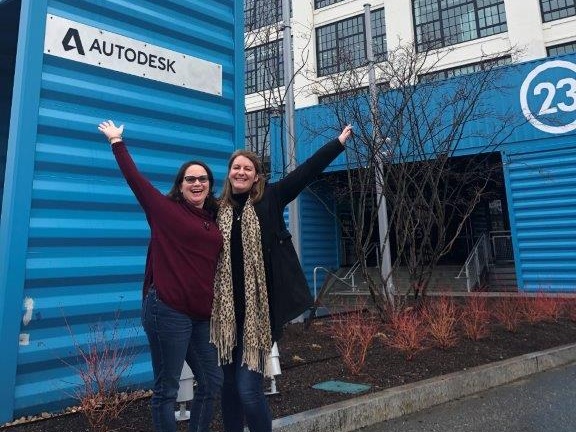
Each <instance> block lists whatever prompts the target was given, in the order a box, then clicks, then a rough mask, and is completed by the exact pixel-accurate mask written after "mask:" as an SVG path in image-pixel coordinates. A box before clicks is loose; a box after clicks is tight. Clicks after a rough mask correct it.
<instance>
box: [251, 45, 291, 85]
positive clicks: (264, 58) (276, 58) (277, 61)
mask: <svg viewBox="0 0 576 432" xmlns="http://www.w3.org/2000/svg"><path fill="white" fill-rule="evenodd" d="M282 42H283V39H277V40H275V41H272V42H268V43H265V44H261V45H257V46H255V47H252V48H248V49H246V50H245V51H244V65H245V71H244V93H245V94H246V95H249V94H253V93H258V92H261V91H266V90H272V89H274V88H278V87H282V86H283V85H284V57H283V55H282ZM270 49H271V52H270V51H269V50H270ZM264 50H266V51H268V53H267V54H268V55H264ZM251 56H254V61H249V58H250V57H251ZM271 61H273V62H274V65H273V66H274V71H273V72H274V74H275V75H276V78H277V79H272V80H269V79H268V78H269V77H273V75H272V74H271V73H270V67H269V65H264V64H262V63H264V62H271Z"/></svg>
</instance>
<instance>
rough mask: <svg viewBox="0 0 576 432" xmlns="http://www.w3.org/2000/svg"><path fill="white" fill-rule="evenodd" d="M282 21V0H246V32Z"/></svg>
mask: <svg viewBox="0 0 576 432" xmlns="http://www.w3.org/2000/svg"><path fill="white" fill-rule="evenodd" d="M280 21H282V0H244V31H245V32H249V31H253V30H256V29H259V28H261V27H266V26H269V25H272V24H276V23H277V22H280Z"/></svg>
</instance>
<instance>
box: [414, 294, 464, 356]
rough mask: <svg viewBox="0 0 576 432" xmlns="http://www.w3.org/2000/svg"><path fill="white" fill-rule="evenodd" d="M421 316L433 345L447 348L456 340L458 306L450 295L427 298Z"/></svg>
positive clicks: (454, 343) (453, 344)
mask: <svg viewBox="0 0 576 432" xmlns="http://www.w3.org/2000/svg"><path fill="white" fill-rule="evenodd" d="M422 317H423V320H424V325H425V326H426V330H427V331H428V334H429V335H430V336H431V337H432V340H433V341H434V343H435V345H436V346H438V347H440V348H442V349H448V348H451V347H453V346H455V345H456V343H457V342H458V334H457V333H456V323H457V321H458V307H457V306H456V303H454V300H452V298H450V297H445V296H442V297H439V298H436V299H432V298H428V302H427V303H426V305H425V306H424V308H423V309H422Z"/></svg>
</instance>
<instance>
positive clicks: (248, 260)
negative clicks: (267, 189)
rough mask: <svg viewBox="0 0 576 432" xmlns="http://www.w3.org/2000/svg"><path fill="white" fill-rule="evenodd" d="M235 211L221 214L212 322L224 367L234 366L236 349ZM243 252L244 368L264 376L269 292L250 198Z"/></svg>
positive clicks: (243, 223)
mask: <svg viewBox="0 0 576 432" xmlns="http://www.w3.org/2000/svg"><path fill="white" fill-rule="evenodd" d="M233 217H234V215H233V208H232V206H230V205H224V206H222V207H221V208H220V211H219V212H218V218H217V223H218V226H219V227H220V230H221V231H222V236H223V237H224V247H223V249H222V252H221V253H220V259H219V260H218V266H217V268H216V279H215V281H214V303H213V306H212V318H211V321H210V341H211V342H212V343H214V344H215V345H216V348H217V349H218V357H219V361H220V363H221V364H228V363H231V362H232V350H233V348H234V347H235V346H236V337H237V335H236V317H235V313H234V294H233V289H232V260H231V257H230V237H231V232H232V219H233ZM240 223H241V226H242V249H243V253H244V257H243V259H244V292H245V302H246V303H245V305H246V306H245V307H246V316H245V319H244V334H243V335H242V337H243V342H244V344H243V345H244V352H243V355H242V365H244V364H246V365H247V366H248V369H249V370H253V371H256V372H260V373H264V370H265V368H264V365H265V363H266V359H267V357H268V355H269V354H270V350H271V347H272V335H271V331H270V315H269V310H268V291H267V289H266V274H265V271H264V258H263V255H262V242H261V239H260V223H259V222H258V216H257V215H256V211H255V210H254V206H253V205H252V200H251V198H248V200H247V201H246V204H245V205H244V210H243V211H242V220H241V222H240Z"/></svg>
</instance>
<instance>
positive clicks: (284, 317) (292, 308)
mask: <svg viewBox="0 0 576 432" xmlns="http://www.w3.org/2000/svg"><path fill="white" fill-rule="evenodd" d="M342 151H344V146H343V145H342V144H340V141H338V140H337V139H335V140H332V141H330V142H328V143H327V144H325V145H324V146H323V147H321V148H320V149H319V150H318V151H317V152H316V153H314V154H313V155H312V156H311V157H310V158H309V159H308V160H307V161H306V162H304V163H303V164H302V165H300V166H298V167H297V168H296V169H295V170H294V171H292V172H290V173H289V174H288V175H287V176H286V177H285V178H283V179H282V180H280V181H278V182H275V183H271V184H269V185H266V189H265V191H264V196H263V197H262V199H261V200H260V201H259V202H258V203H256V204H255V205H254V208H255V210H256V214H257V216H258V220H259V222H260V230H261V236H262V252H263V254H264V268H265V270H266V285H267V287H268V303H269V305H270V325H271V327H272V339H273V340H274V341H277V340H278V339H280V337H281V335H282V328H283V326H284V324H286V323H287V322H289V321H291V320H293V319H294V318H296V317H298V316H299V315H301V314H302V313H303V312H305V311H306V310H307V309H308V308H309V307H310V306H312V303H313V299H312V295H311V294H310V289H309V287H308V283H307V282H306V278H305V276H304V272H303V271H302V267H301V265H300V262H299V260H298V255H297V254H296V251H295V250H294V245H293V244H292V235H291V234H290V232H289V231H288V229H287V228H286V224H285V222H284V208H285V207H286V205H288V204H289V203H290V202H291V201H292V200H294V199H295V198H296V197H297V196H298V194H299V193H300V192H302V190H304V188H305V187H306V186H308V185H309V184H310V183H311V182H312V181H313V180H314V179H315V178H316V177H317V176H318V175H319V174H320V173H322V171H324V169H326V167H327V166H328V165H330V162H332V161H333V160H334V159H335V158H336V157H337V156H338V155H339V154H340V153H341V152H342Z"/></svg>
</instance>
